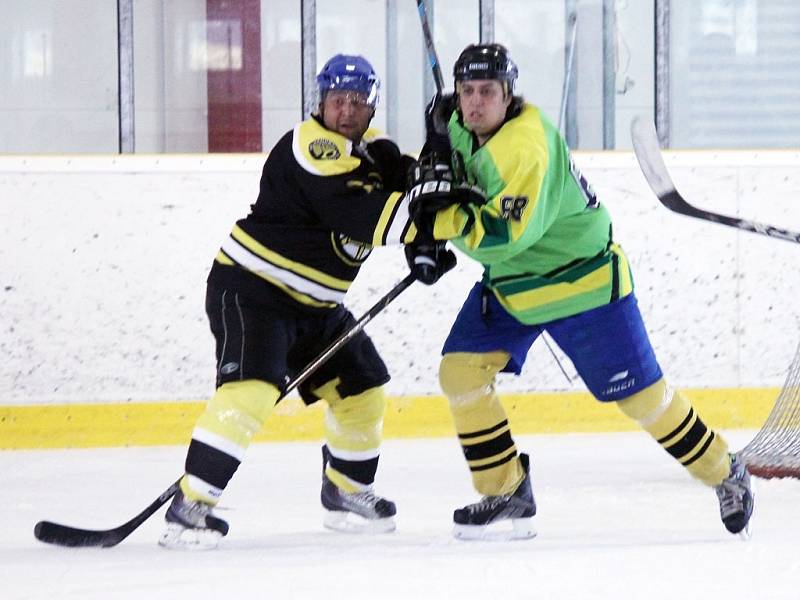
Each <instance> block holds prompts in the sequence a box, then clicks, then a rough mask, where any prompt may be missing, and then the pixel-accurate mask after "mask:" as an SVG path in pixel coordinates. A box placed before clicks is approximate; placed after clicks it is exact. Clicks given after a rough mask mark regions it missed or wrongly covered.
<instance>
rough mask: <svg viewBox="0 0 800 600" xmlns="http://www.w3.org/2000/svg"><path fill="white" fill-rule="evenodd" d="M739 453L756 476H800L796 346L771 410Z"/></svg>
mask: <svg viewBox="0 0 800 600" xmlns="http://www.w3.org/2000/svg"><path fill="white" fill-rule="evenodd" d="M739 455H740V456H741V457H742V458H743V459H744V462H745V463H746V464H747V468H748V470H749V471H750V473H752V474H753V475H757V476H758V477H763V478H764V479H771V478H773V477H794V478H797V479H800V346H798V348H797V352H796V353H795V356H794V360H793V361H792V364H791V365H790V366H789V373H788V374H787V375H786V381H785V383H784V384H783V388H782V389H781V393H780V394H779V395H778V399H777V400H775V405H774V406H773V407H772V412H770V414H769V416H768V417H767V420H766V422H765V423H764V426H763V427H762V428H761V430H760V431H759V432H758V433H757V434H756V436H755V437H754V438H753V440H752V441H751V442H750V443H749V444H747V445H746V446H745V447H744V448H742V450H741V451H740V452H739Z"/></svg>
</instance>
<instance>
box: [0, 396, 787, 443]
mask: <svg viewBox="0 0 800 600" xmlns="http://www.w3.org/2000/svg"><path fill="white" fill-rule="evenodd" d="M685 392H686V394H687V396H688V397H689V398H690V399H691V401H692V403H693V404H694V406H695V408H696V409H697V410H698V412H699V413H700V415H701V416H702V417H703V420H704V421H705V422H706V423H707V424H709V425H710V426H711V427H714V428H717V429H758V428H760V427H761V425H762V424H763V423H764V421H765V420H766V418H767V415H768V414H769V411H770V410H771V409H772V405H773V403H774V402H775V398H777V397H778V392H779V390H778V389H777V388H732V389H694V390H692V389H689V390H685ZM502 401H503V405H504V406H505V407H506V411H507V412H508V417H509V420H510V422H511V427H512V430H513V432H514V433H515V434H523V433H571V432H585V433H590V432H607V431H634V430H636V429H637V428H638V426H637V425H636V424H635V423H633V422H632V421H630V420H629V419H628V418H627V417H625V416H624V415H622V413H621V412H620V411H619V410H618V409H617V408H616V407H615V406H613V403H608V404H603V403H600V402H597V401H595V400H594V399H593V398H592V397H591V396H590V395H589V394H588V393H585V392H583V393H576V392H553V393H531V394H507V395H504V396H502ZM204 406H205V403H204V402H153V403H144V402H143V403H123V404H61V405H28V406H0V449H2V450H15V449H17V450H19V449H39V448H41V449H44V448H99V447H110V446H154V445H175V444H188V443H189V440H190V438H191V432H192V428H193V427H194V423H195V421H196V420H197V417H198V416H199V415H200V413H201V411H202V410H203V408H204ZM323 410H324V405H323V404H322V403H317V404H316V405H314V406H305V405H304V404H303V403H302V402H301V401H300V400H299V399H297V398H289V399H287V400H284V401H282V402H281V403H279V404H278V406H277V407H276V409H275V411H274V413H273V414H272V416H270V418H269V420H268V421H267V423H266V425H265V426H264V428H263V429H262V430H261V431H260V432H259V434H258V435H256V437H255V441H257V442H268V441H269V442H272V441H292V440H319V439H322V436H323V430H322V417H323ZM384 436H385V437H386V438H417V437H443V436H455V429H454V428H453V424H452V420H451V418H450V412H449V409H448V406H447V401H446V400H445V399H444V398H443V397H441V396H403V397H395V398H390V399H389V402H388V406H387V411H386V418H385V420H384Z"/></svg>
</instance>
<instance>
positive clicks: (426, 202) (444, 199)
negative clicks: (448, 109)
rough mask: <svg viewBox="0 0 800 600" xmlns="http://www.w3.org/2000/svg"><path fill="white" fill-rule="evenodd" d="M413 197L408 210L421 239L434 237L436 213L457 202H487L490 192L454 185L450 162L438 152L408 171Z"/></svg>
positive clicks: (463, 203)
mask: <svg viewBox="0 0 800 600" xmlns="http://www.w3.org/2000/svg"><path fill="white" fill-rule="evenodd" d="M407 194H408V196H409V198H410V201H409V203H408V212H409V216H410V217H411V220H412V221H414V225H416V227H417V231H419V233H420V239H422V240H433V239H434V237H433V225H434V221H435V220H436V213H437V212H438V211H440V210H442V209H444V208H447V207H449V206H452V205H453V204H460V205H465V204H478V205H483V204H485V203H486V196H485V195H484V194H483V192H482V191H481V190H480V189H479V188H477V187H474V186H469V185H453V172H452V170H451V169H450V166H449V165H448V164H447V163H446V162H445V161H444V160H443V159H442V158H441V157H440V156H439V155H436V154H432V155H430V156H427V157H424V158H421V159H420V160H419V161H418V162H417V163H416V164H415V165H414V166H413V167H412V168H411V169H410V170H409V174H408V192H407Z"/></svg>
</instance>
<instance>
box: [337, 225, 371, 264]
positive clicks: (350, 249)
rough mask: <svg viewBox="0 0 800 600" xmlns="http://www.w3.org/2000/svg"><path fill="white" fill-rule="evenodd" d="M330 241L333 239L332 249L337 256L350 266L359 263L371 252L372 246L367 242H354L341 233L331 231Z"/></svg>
mask: <svg viewBox="0 0 800 600" xmlns="http://www.w3.org/2000/svg"><path fill="white" fill-rule="evenodd" d="M331 241H333V249H334V251H335V252H336V254H337V255H338V256H339V258H341V259H342V260H343V261H344V262H345V263H346V264H348V265H350V266H351V267H357V266H359V265H361V263H363V262H364V261H365V260H367V257H368V256H369V255H370V252H372V246H370V245H369V244H364V243H362V242H356V241H355V240H352V239H350V238H349V237H347V236H346V235H342V234H341V233H339V234H336V233H331Z"/></svg>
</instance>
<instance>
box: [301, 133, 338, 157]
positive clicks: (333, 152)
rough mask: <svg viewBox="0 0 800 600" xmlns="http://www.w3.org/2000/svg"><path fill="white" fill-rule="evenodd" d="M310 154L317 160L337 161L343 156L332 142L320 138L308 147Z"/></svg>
mask: <svg viewBox="0 0 800 600" xmlns="http://www.w3.org/2000/svg"><path fill="white" fill-rule="evenodd" d="M308 152H309V154H311V156H313V157H314V158H316V159H317V160H336V159H337V158H339V157H340V156H341V153H340V152H339V148H337V147H336V144H334V143H333V142H332V141H330V140H326V139H325V138H319V139H316V140H314V141H313V142H311V143H310V144H309V145H308Z"/></svg>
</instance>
